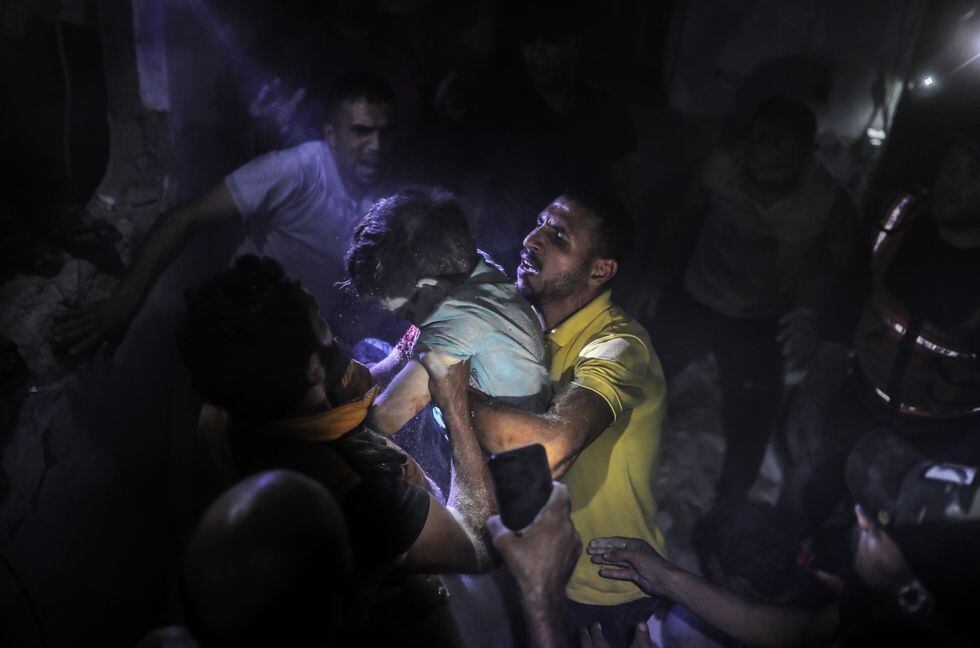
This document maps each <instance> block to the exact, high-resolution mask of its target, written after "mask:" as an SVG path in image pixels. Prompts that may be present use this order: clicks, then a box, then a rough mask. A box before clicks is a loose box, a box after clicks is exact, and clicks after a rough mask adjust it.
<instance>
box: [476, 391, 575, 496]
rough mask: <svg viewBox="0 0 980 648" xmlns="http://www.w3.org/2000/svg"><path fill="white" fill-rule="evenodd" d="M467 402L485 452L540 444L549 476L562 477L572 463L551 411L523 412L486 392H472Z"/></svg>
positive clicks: (559, 428) (503, 450) (573, 456)
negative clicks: (548, 468)
mask: <svg viewBox="0 0 980 648" xmlns="http://www.w3.org/2000/svg"><path fill="white" fill-rule="evenodd" d="M470 401H471V404H470V409H471V410H472V412H473V417H474V423H475V424H476V434H477V437H478V438H479V440H480V444H481V445H482V446H483V448H484V449H485V450H486V451H487V452H490V453H495V452H505V451H507V450H512V449H514V448H520V447H522V446H526V445H530V444H532V443H540V444H541V445H543V446H544V449H545V452H546V453H547V455H548V465H549V466H551V472H552V479H559V478H561V476H562V475H564V474H565V472H566V471H567V470H568V468H569V467H570V466H571V462H572V460H573V459H574V458H575V455H570V454H569V453H568V452H567V451H566V448H565V446H566V444H565V443H562V441H563V437H562V429H561V427H560V426H558V425H556V423H555V420H554V418H555V417H554V416H551V415H550V413H545V414H534V413H531V412H525V411H523V410H519V409H517V408H515V407H511V406H510V405H506V404H504V403H501V402H500V401H497V400H494V399H492V398H489V397H487V396H485V395H480V396H476V395H474V396H473V397H472V398H471V399H470Z"/></svg>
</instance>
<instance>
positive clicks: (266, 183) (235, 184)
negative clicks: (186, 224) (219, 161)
mask: <svg viewBox="0 0 980 648" xmlns="http://www.w3.org/2000/svg"><path fill="white" fill-rule="evenodd" d="M297 148H298V147H297ZM298 153H299V151H298V150H297V149H296V148H294V149H288V150H285V151H274V152H272V153H266V154H265V155H261V156H259V157H257V158H255V159H254V160H252V161H251V162H248V163H247V164H245V165H244V166H242V167H240V168H238V169H236V170H235V171H232V172H231V173H230V174H228V175H227V176H226V177H225V185H227V187H228V191H229V192H230V193H231V197H232V199H233V200H234V201H235V205H236V206H237V207H238V211H240V212H241V214H242V219H243V220H248V219H249V218H251V217H252V216H254V215H256V214H269V213H272V212H275V211H277V210H279V209H280V208H281V207H282V206H283V204H285V203H286V202H288V201H289V200H290V199H291V198H293V197H295V196H296V195H297V194H298V193H299V192H300V191H301V190H302V188H303V184H304V182H303V163H302V156H301V155H298Z"/></svg>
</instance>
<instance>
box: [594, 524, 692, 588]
mask: <svg viewBox="0 0 980 648" xmlns="http://www.w3.org/2000/svg"><path fill="white" fill-rule="evenodd" d="M587 551H588V553H589V555H591V556H592V562H594V563H595V564H597V565H609V566H608V567H603V568H602V569H600V570H599V575H600V576H602V577H604V578H611V579H613V580H628V581H633V582H634V583H635V584H636V586H637V587H639V588H640V589H641V590H643V591H644V592H646V593H647V594H649V595H650V596H663V597H669V596H670V583H669V580H670V574H671V571H672V570H673V569H674V567H673V566H672V565H671V564H670V563H669V562H667V561H666V560H664V559H663V558H662V557H661V556H660V554H658V553H657V552H656V550H654V548H653V547H651V546H650V545H648V544H647V543H646V542H644V541H643V540H639V539H637V538H620V537H611V538H595V539H593V540H592V541H591V542H589V546H588V549H587Z"/></svg>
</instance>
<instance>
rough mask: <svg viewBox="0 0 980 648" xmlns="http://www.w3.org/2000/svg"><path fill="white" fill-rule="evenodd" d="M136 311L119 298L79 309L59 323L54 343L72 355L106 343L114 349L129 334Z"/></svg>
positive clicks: (55, 330) (55, 331) (61, 319)
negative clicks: (127, 330)
mask: <svg viewBox="0 0 980 648" xmlns="http://www.w3.org/2000/svg"><path fill="white" fill-rule="evenodd" d="M135 311H136V309H135V308H133V307H132V306H130V305H129V304H127V303H126V302H125V301H123V300H121V299H119V298H116V297H110V298H108V299H103V300H101V301H97V302H93V303H91V304H87V305H85V306H82V307H80V308H76V309H74V310H72V311H70V312H69V313H67V314H66V315H64V316H63V317H62V318H60V319H59V320H58V321H57V322H56V324H55V327H54V335H53V339H54V343H55V345H56V346H58V347H59V348H62V349H65V350H66V351H67V352H68V353H69V354H70V355H78V354H80V353H85V352H86V351H90V350H91V349H94V348H95V347H97V346H99V345H100V344H102V343H104V342H108V343H109V346H110V348H114V347H115V346H117V345H118V344H119V342H120V341H121V340H122V338H123V336H124V335H125V334H126V329H127V328H129V322H130V320H131V319H132V317H133V314H134V313H135Z"/></svg>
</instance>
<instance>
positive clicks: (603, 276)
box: [589, 257, 619, 286]
mask: <svg viewBox="0 0 980 648" xmlns="http://www.w3.org/2000/svg"><path fill="white" fill-rule="evenodd" d="M618 270H619V263H618V262H617V261H616V260H615V259H603V258H602V257H596V258H595V259H593V260H592V267H591V268H590V269H589V283H591V284H592V285H593V286H601V285H603V284H606V283H609V282H610V281H611V280H612V278H613V277H615V276H616V272H617V271H618Z"/></svg>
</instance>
